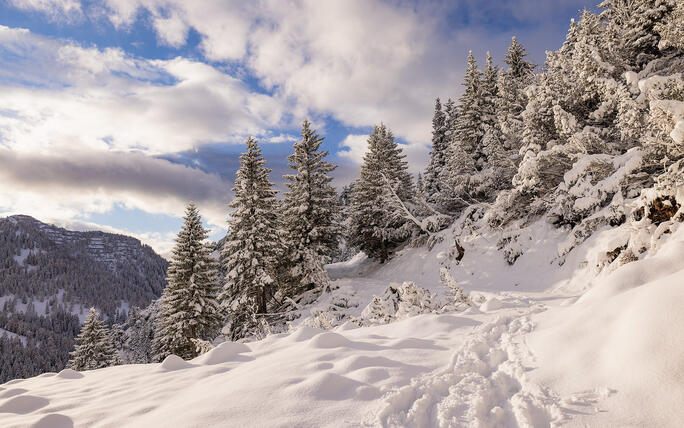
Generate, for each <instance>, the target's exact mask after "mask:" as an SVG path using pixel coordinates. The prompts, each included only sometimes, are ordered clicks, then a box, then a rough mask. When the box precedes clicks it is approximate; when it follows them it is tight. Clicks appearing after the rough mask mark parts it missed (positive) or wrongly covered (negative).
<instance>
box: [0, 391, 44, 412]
mask: <svg viewBox="0 0 684 428" xmlns="http://www.w3.org/2000/svg"><path fill="white" fill-rule="evenodd" d="M48 404H50V401H48V400H47V399H45V398H42V397H36V396H33V395H20V396H18V397H13V398H10V399H9V400H7V401H5V402H4V403H0V414H1V413H16V414H20V415H25V414H27V413H31V412H34V411H36V410H38V409H40V408H42V407H45V406H47V405H48Z"/></svg>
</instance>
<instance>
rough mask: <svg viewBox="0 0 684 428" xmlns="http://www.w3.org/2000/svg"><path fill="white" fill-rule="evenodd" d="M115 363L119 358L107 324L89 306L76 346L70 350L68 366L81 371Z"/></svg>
mask: <svg viewBox="0 0 684 428" xmlns="http://www.w3.org/2000/svg"><path fill="white" fill-rule="evenodd" d="M117 363H119V358H118V355H117V353H116V349H115V348H114V345H113V343H112V339H111V338H110V337H109V332H108V330H107V326H106V325H105V324H104V322H102V320H100V318H99V314H98V313H97V311H96V310H95V308H90V312H89V313H88V316H87V317H86V320H85V323H84V324H83V328H81V333H79V335H78V336H77V337H76V348H75V349H74V351H73V352H71V360H69V365H68V366H69V368H72V369H74V370H80V371H82V370H93V369H101V368H103V367H109V366H112V365H115V364H117Z"/></svg>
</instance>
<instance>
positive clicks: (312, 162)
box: [281, 120, 340, 296]
mask: <svg viewBox="0 0 684 428" xmlns="http://www.w3.org/2000/svg"><path fill="white" fill-rule="evenodd" d="M322 142H323V138H321V137H319V136H318V135H317V134H316V132H315V130H313V129H311V124H310V123H309V121H308V120H305V121H304V123H303V124H302V139H301V140H300V141H298V142H296V143H295V144H294V153H293V154H291V155H290V156H289V157H288V160H289V161H290V168H292V169H293V170H294V171H295V174H289V175H285V176H284V178H285V180H286V181H287V182H286V185H287V187H288V189H289V191H288V192H287V193H286V194H285V199H284V202H283V212H284V213H283V228H284V230H285V237H286V241H287V247H288V248H287V257H284V258H283V259H284V260H285V262H286V273H285V281H284V282H285V283H284V284H281V287H282V288H283V291H284V294H285V295H287V296H294V295H297V294H299V293H301V292H302V291H306V290H310V289H313V288H316V287H323V286H326V285H327V283H328V279H327V274H326V272H325V270H324V269H323V263H325V262H326V261H328V260H330V257H331V256H332V255H333V253H334V252H335V251H337V249H338V247H339V234H340V226H339V223H338V219H337V212H338V211H339V206H338V201H337V192H336V191H335V188H334V187H333V186H331V185H330V182H331V181H332V177H330V175H329V174H330V173H331V172H332V171H333V170H334V169H335V166H334V165H333V164H331V163H330V162H326V161H325V160H324V158H325V157H326V156H327V155H328V152H327V151H323V150H320V147H321V143H322Z"/></svg>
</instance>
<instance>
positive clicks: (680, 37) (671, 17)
mask: <svg viewBox="0 0 684 428" xmlns="http://www.w3.org/2000/svg"><path fill="white" fill-rule="evenodd" d="M675 3H676V5H675V8H674V10H673V11H672V12H671V13H670V14H668V15H667V16H666V17H665V18H664V19H663V20H662V21H660V22H658V24H656V26H655V30H656V32H657V33H658V34H660V42H659V43H658V47H659V48H660V49H661V50H664V49H667V48H673V49H679V50H680V51H681V50H684V25H682V22H684V2H681V1H680V2H675Z"/></svg>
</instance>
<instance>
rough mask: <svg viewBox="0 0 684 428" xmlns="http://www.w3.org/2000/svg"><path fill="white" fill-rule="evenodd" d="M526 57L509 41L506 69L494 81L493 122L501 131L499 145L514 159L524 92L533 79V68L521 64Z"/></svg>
mask: <svg viewBox="0 0 684 428" xmlns="http://www.w3.org/2000/svg"><path fill="white" fill-rule="evenodd" d="M526 55H527V54H526V51H525V48H524V46H522V45H521V44H520V43H519V42H518V39H517V38H515V37H513V39H512V41H511V44H510V46H509V47H508V52H507V53H506V59H505V63H506V65H507V66H508V69H507V70H506V71H504V72H502V73H499V76H498V81H497V98H496V102H497V106H496V122H497V124H498V126H499V129H500V130H501V142H502V144H503V145H504V148H505V149H506V150H507V151H509V152H510V153H512V154H513V157H514V159H515V158H516V155H517V152H518V149H519V148H520V136H521V135H522V130H523V120H522V112H523V111H524V110H525V107H526V106H527V97H526V95H525V88H526V87H527V86H528V85H529V84H530V83H532V78H533V76H534V65H533V64H532V63H530V62H528V61H526V60H525V56H526Z"/></svg>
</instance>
